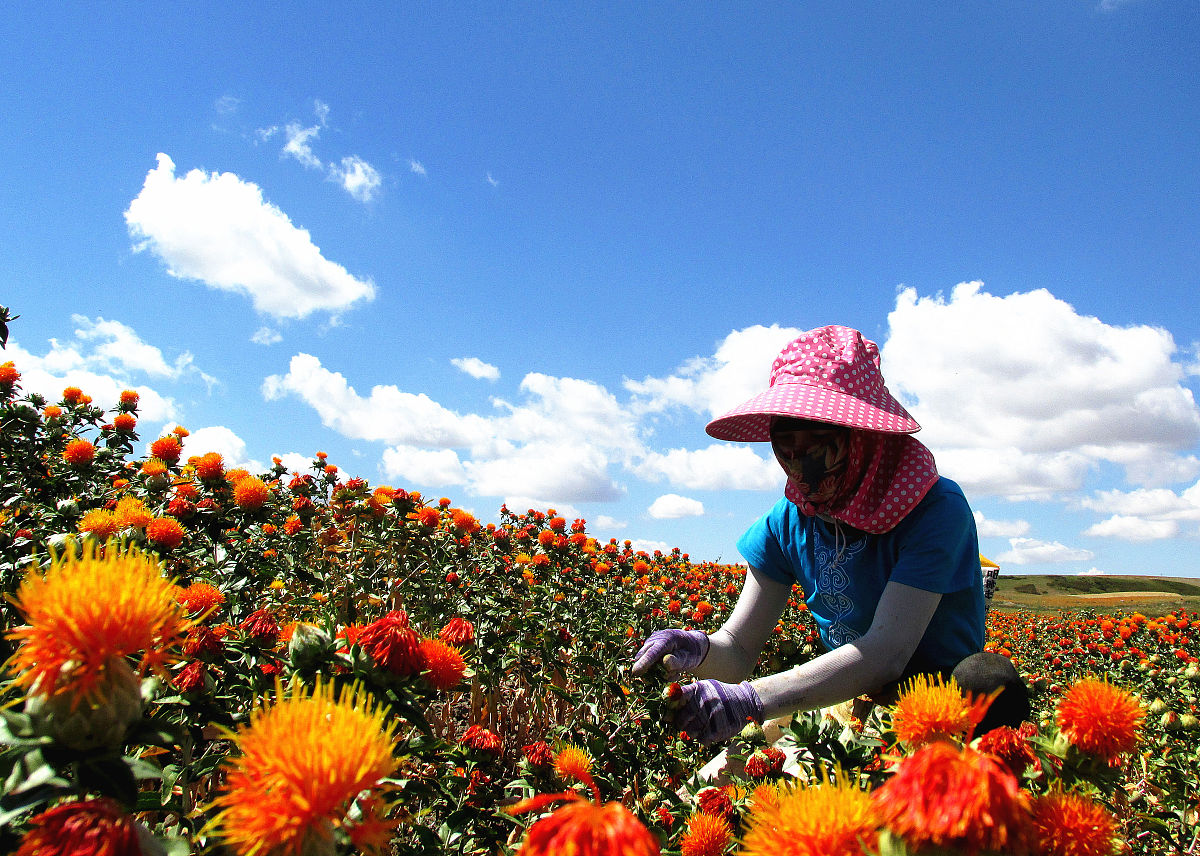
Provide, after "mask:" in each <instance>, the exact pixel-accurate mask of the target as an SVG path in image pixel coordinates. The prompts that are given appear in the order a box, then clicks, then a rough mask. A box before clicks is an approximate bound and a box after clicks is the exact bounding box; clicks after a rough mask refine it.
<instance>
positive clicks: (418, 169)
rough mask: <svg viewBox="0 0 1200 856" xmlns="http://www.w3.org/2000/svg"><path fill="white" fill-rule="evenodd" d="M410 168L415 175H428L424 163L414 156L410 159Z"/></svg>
mask: <svg viewBox="0 0 1200 856" xmlns="http://www.w3.org/2000/svg"><path fill="white" fill-rule="evenodd" d="M408 169H409V172H411V173H413V174H414V175H426V174H427V173H426V172H425V165H424V164H422V163H421V162H420V161H418V160H414V159H413V158H409V159H408Z"/></svg>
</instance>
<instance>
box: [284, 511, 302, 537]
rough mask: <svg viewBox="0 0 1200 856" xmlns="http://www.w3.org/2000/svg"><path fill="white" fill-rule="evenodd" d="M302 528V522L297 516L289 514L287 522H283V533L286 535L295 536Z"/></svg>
mask: <svg viewBox="0 0 1200 856" xmlns="http://www.w3.org/2000/svg"><path fill="white" fill-rule="evenodd" d="M303 527H304V522H303V521H302V520H301V519H300V515H298V514H289V515H288V518H287V520H285V521H283V531H284V532H286V533H287V534H288V535H295V534H296V533H297V532H299V531H300V530H301V529H302V528H303Z"/></svg>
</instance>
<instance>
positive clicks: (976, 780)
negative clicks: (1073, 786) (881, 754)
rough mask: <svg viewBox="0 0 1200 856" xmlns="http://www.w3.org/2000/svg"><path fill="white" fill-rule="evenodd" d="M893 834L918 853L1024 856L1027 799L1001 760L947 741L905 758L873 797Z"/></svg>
mask: <svg viewBox="0 0 1200 856" xmlns="http://www.w3.org/2000/svg"><path fill="white" fill-rule="evenodd" d="M872 800H873V802H874V803H875V807H876V810H877V811H878V812H879V816H880V817H881V819H882V820H883V822H884V823H885V824H886V825H887V827H888V828H889V829H891V830H892V832H894V833H896V834H897V835H899V836H900V837H902V838H903V839H904V840H905V842H907V843H908V844H909V845H911V846H913V847H915V848H918V849H919V848H921V847H924V846H926V845H932V846H934V847H942V848H948V849H955V848H957V849H960V850H966V851H967V852H969V853H978V852H979V851H981V850H983V851H991V850H994V851H998V852H1001V853H1025V852H1027V851H1028V849H1029V834H1030V825H1029V796H1028V794H1026V793H1025V792H1024V791H1022V790H1021V788H1020V786H1019V784H1018V783H1017V779H1016V777H1015V776H1013V774H1012V773H1011V772H1009V770H1008V768H1007V767H1005V766H1004V765H1003V764H1002V763H1001V762H1000V761H998V760H997V759H995V758H992V757H991V756H989V755H984V754H983V753H981V752H976V751H975V750H974V749H971V748H970V747H959V746H958V745H956V744H954V743H950V742H949V741H945V740H938V741H935V742H933V743H927V744H925V745H924V746H922V747H921V748H920V749H918V750H917V751H916V752H914V753H913V754H912V755H910V756H909V757H907V758H905V759H904V760H903V761H902V762H901V763H900V767H899V769H898V770H897V771H896V773H895V775H893V776H892V778H890V779H888V780H887V781H886V782H884V783H883V785H881V786H880V787H879V788H878V789H876V790H875V791H874V793H873V794H872Z"/></svg>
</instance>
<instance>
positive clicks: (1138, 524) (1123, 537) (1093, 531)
mask: <svg viewBox="0 0 1200 856" xmlns="http://www.w3.org/2000/svg"><path fill="white" fill-rule="evenodd" d="M1083 534H1084V535H1092V536H1095V537H1097V538H1116V539H1118V540H1120V541H1132V542H1135V543H1140V542H1146V541H1162V540H1164V539H1166V538H1174V537H1175V536H1176V535H1178V534H1179V524H1178V523H1176V522H1175V521H1174V520H1145V519H1142V518H1138V517H1125V516H1124V515H1121V514H1114V515H1113V516H1112V517H1110V518H1108V519H1107V520H1102V521H1100V522H1099V523H1095V524H1093V525H1092V526H1089V527H1088V528H1087V529H1085V530H1084V531H1083Z"/></svg>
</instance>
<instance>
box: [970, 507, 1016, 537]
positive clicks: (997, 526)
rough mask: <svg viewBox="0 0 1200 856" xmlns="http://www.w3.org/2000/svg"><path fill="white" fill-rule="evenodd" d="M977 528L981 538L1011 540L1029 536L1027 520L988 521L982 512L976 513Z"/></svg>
mask: <svg viewBox="0 0 1200 856" xmlns="http://www.w3.org/2000/svg"><path fill="white" fill-rule="evenodd" d="M974 514H975V528H976V529H977V530H978V531H979V537H980V538H1009V537H1013V536H1019V535H1028V534H1029V522H1028V521H1026V520H988V519H987V518H986V517H984V516H983V512H982V511H976V512H974Z"/></svg>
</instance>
